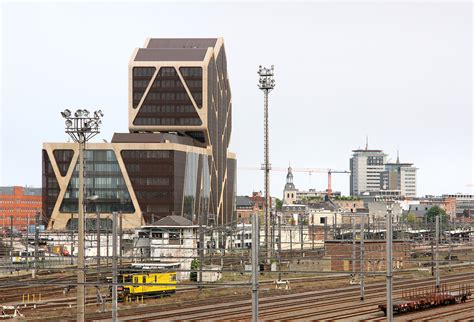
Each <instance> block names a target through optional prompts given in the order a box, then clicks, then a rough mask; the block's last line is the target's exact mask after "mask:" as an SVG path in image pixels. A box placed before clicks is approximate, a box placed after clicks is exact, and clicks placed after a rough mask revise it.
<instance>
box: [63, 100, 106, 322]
mask: <svg viewBox="0 0 474 322" xmlns="http://www.w3.org/2000/svg"><path fill="white" fill-rule="evenodd" d="M89 114H90V113H89V111H88V110H85V109H78V110H77V111H76V112H75V113H74V115H72V112H71V111H70V110H68V109H66V110H64V112H61V115H62V117H64V118H65V119H66V121H65V126H66V129H65V131H66V133H67V134H69V136H70V137H71V138H72V139H73V140H74V141H75V142H76V143H77V144H78V149H79V198H78V199H79V200H78V247H79V250H78V258H77V317H76V320H77V321H78V322H84V320H85V298H84V296H85V270H84V261H85V258H84V150H85V145H86V143H87V141H88V140H89V139H91V138H92V137H94V136H96V135H97V134H99V128H100V124H101V123H102V121H101V118H102V117H103V116H104V113H102V111H101V110H98V111H95V112H94V114H93V116H89Z"/></svg>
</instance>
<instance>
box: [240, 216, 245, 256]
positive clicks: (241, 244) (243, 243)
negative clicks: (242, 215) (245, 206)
mask: <svg viewBox="0 0 474 322" xmlns="http://www.w3.org/2000/svg"><path fill="white" fill-rule="evenodd" d="M244 245H245V224H244V222H243V221H242V233H241V234H240V248H242V253H243V252H244V248H245V246H244Z"/></svg>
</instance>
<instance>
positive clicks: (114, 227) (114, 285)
mask: <svg viewBox="0 0 474 322" xmlns="http://www.w3.org/2000/svg"><path fill="white" fill-rule="evenodd" d="M112 238H113V240H112V322H116V321H117V212H116V211H114V212H112Z"/></svg>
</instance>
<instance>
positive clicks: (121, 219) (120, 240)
mask: <svg viewBox="0 0 474 322" xmlns="http://www.w3.org/2000/svg"><path fill="white" fill-rule="evenodd" d="M119 237H120V239H119V259H120V266H122V257H123V213H122V211H120V212H119Z"/></svg>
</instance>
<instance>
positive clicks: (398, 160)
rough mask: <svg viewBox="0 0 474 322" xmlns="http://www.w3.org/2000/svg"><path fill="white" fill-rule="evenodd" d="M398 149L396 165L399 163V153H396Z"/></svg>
mask: <svg viewBox="0 0 474 322" xmlns="http://www.w3.org/2000/svg"><path fill="white" fill-rule="evenodd" d="M398 152H399V151H398V149H397V163H400V156H399V153H398Z"/></svg>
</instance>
